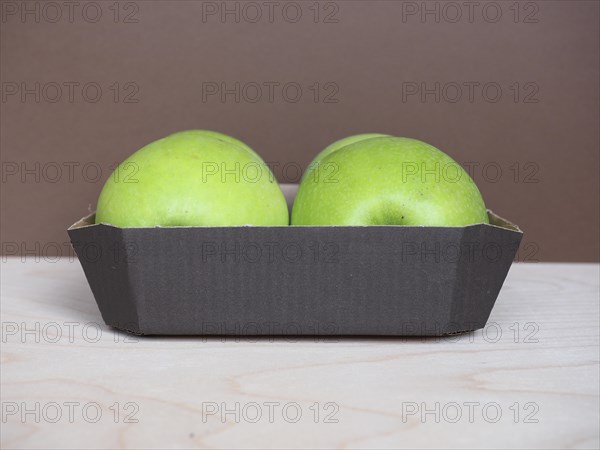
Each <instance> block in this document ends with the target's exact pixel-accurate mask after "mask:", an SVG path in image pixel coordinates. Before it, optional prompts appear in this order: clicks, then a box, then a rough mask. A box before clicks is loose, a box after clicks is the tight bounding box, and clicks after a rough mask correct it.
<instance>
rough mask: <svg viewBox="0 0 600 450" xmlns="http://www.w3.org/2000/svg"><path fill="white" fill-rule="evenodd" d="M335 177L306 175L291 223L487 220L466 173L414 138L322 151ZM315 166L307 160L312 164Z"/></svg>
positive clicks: (320, 157)
mask: <svg viewBox="0 0 600 450" xmlns="http://www.w3.org/2000/svg"><path fill="white" fill-rule="evenodd" d="M325 151H328V154H327V155H325V156H323V155H322V154H319V155H318V156H317V158H316V159H317V160H318V161H319V165H320V166H331V167H334V168H335V173H334V175H333V176H329V177H327V179H325V178H323V177H317V176H311V174H308V176H306V177H304V178H303V180H302V182H301V183H300V187H299V189H298V194H297V195H296V199H295V201H294V205H293V209H292V225H424V226H464V225H470V224H476V223H488V215H487V211H486V208H485V204H484V202H483V199H482V198H481V194H480V192H479V190H478V189H477V186H476V185H475V183H474V182H473V180H472V179H471V177H470V176H469V174H468V173H467V172H465V170H464V169H463V168H462V167H461V166H460V165H459V164H458V163H457V162H455V161H454V160H453V159H452V158H450V157H449V156H448V155H446V154H445V153H443V152H442V151H440V150H438V149H437V148H435V147H433V146H431V145H429V144H427V143H425V142H422V141H418V140H416V139H409V138H402V137H393V136H381V137H371V138H368V139H362V140H358V141H354V142H352V141H351V142H350V143H349V144H348V145H342V146H336V148H334V149H333V150H331V149H330V147H328V148H327V149H325V150H324V152H325ZM313 165H314V164H311V166H313Z"/></svg>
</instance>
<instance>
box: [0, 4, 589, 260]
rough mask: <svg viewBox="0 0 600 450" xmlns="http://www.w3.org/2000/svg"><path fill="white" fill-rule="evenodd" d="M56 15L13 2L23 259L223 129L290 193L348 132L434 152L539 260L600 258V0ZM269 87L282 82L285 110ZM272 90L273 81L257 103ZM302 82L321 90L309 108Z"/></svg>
mask: <svg viewBox="0 0 600 450" xmlns="http://www.w3.org/2000/svg"><path fill="white" fill-rule="evenodd" d="M61 4H62V2H57V3H54V5H59V6H60V5H61ZM23 5H25V7H27V8H28V9H30V10H33V11H35V10H36V8H37V11H38V13H37V14H38V15H37V17H36V15H35V13H32V14H27V15H25V16H22V13H23V8H24V6H23ZM54 5H49V6H48V5H45V4H44V3H43V2H25V3H24V4H23V3H22V2H5V1H2V21H1V23H0V27H1V32H0V46H1V47H0V51H1V61H0V62H1V69H0V77H1V82H2V102H1V125H0V145H1V151H2V155H1V158H2V177H3V178H2V184H1V188H2V193H1V208H2V215H1V227H0V229H1V232H2V238H1V239H2V247H3V252H4V253H5V254H14V253H18V252H23V251H37V252H41V253H42V254H44V255H46V256H48V255H52V254H54V253H56V252H57V251H61V252H67V244H63V243H66V242H67V236H66V232H65V229H66V227H67V226H68V225H70V224H71V223H72V222H74V221H75V220H76V219H78V218H79V217H81V216H82V215H83V214H85V213H86V211H87V210H88V208H90V207H91V208H94V207H95V201H96V198H97V196H98V193H99V192H100V189H101V187H102V183H103V182H104V180H105V179H106V178H107V177H108V175H109V173H110V171H111V169H110V168H111V166H112V165H113V164H114V163H116V162H119V161H121V160H122V159H124V158H125V157H126V156H128V155H129V154H130V153H132V152H133V151H135V150H136V149H138V148H139V147H141V146H142V145H144V144H146V143H148V142H150V141H152V140H154V139H157V138H159V137H162V136H164V135H166V134H169V133H172V132H174V131H177V130H182V129H189V128H207V129H215V130H220V131H223V132H226V133H228V134H231V135H233V136H236V137H238V138H241V139H242V140H244V141H246V142H247V143H249V144H250V145H251V146H252V147H254V148H255V149H256V150H257V151H258V152H259V153H261V154H262V155H263V156H264V158H265V159H266V160H267V161H270V162H278V163H279V164H280V167H279V168H277V169H276V170H275V172H276V174H277V175H278V177H279V179H280V180H281V181H294V178H295V177H296V170H295V169H296V168H298V167H302V168H303V167H305V165H306V164H308V162H309V161H310V160H311V158H312V157H313V156H314V155H315V154H316V153H317V152H318V151H319V150H320V149H322V148H323V147H324V146H326V145H327V144H329V143H330V142H332V141H334V140H336V139H338V138H341V137H343V136H346V135H350V134H355V133H359V132H369V131H378V132H383V133H389V134H395V135H401V136H410V137H415V138H418V139H423V140H425V141H428V142H430V143H432V144H434V145H436V146H437V147H439V148H441V149H443V150H445V151H446V152H447V153H449V154H450V155H452V156H453V157H454V158H455V159H456V160H458V161H459V162H462V163H474V164H477V167H475V168H474V169H473V175H474V179H475V180H476V182H477V183H478V185H479V186H480V189H481V191H482V193H483V196H484V198H485V200H486V203H487V204H488V206H489V207H490V208H492V209H494V210H495V211H497V212H498V213H500V214H502V215H505V216H506V217H508V218H510V219H512V220H513V221H515V222H516V223H518V224H519V225H520V226H521V227H522V228H523V229H524V230H525V231H526V235H525V238H524V246H523V247H522V250H521V254H520V256H519V257H520V259H522V260H542V261H597V260H598V255H599V243H598V230H599V213H598V204H599V185H598V170H599V159H598V157H599V131H598V123H599V88H598V79H599V48H598V47H599V31H598V23H599V4H598V2H596V1H538V2H522V3H520V4H519V5H518V7H517V8H515V6H514V2H513V1H509V2H503V1H501V2H485V1H483V2H480V3H479V5H478V6H476V7H474V10H473V11H472V14H470V11H469V9H468V6H465V5H464V2H456V3H452V4H448V3H446V2H427V3H426V4H425V3H423V2H401V1H337V2H322V3H321V4H320V5H319V7H318V8H317V10H318V12H319V15H318V17H316V16H315V7H314V4H313V2H312V1H309V2H296V3H294V2H278V3H277V4H275V5H274V6H273V15H272V17H269V6H268V4H265V3H264V2H260V1H259V2H255V3H253V4H248V3H246V2H227V8H228V9H230V10H235V8H239V12H240V15H239V18H238V21H237V22H236V17H235V15H234V14H229V15H227V16H226V17H225V18H224V20H223V18H222V17H221V16H220V14H219V13H220V12H223V11H222V10H223V8H224V7H223V6H222V2H199V1H181V2H177V1H170V2H167V1H136V2H128V3H122V4H121V5H120V7H119V8H118V10H117V12H118V13H119V14H118V17H116V16H115V9H114V7H113V9H111V6H112V5H113V2H112V1H110V2H103V1H100V2H96V3H94V2H79V5H78V6H76V7H75V8H74V10H73V11H72V15H71V17H69V15H70V14H69V9H68V7H66V6H63V7H62V11H60V12H61V16H60V17H59V18H57V17H58V16H57V14H58V13H59V11H58V10H57V9H56V7H55V6H54ZM256 5H258V6H259V7H261V9H262V17H261V18H260V19H259V20H258V21H256V20H255V17H256V13H257V9H256ZM456 5H458V6H462V11H461V12H462V15H461V17H460V18H458V19H457V12H458V11H457V9H456ZM284 7H285V9H284ZM425 8H427V9H429V10H433V11H435V10H436V8H437V10H438V11H439V15H438V17H437V18H436V16H435V13H432V14H428V15H425V16H424V17H423V16H422V15H421V13H422V12H423V10H424V9H425ZM215 9H216V10H217V11H216V14H212V13H213V12H214V11H215ZM298 10H300V11H301V12H302V16H301V17H300V19H299V20H298V21H297V22H295V23H294V20H295V16H296V15H297V12H298ZM415 10H416V12H415ZM99 11H100V12H101V13H102V16H101V17H100V18H99V19H98V20H97V21H96V16H97V14H98V12H99ZM498 12H500V13H501V14H502V15H501V17H500V18H499V19H496V17H497V14H498ZM413 13H414V14H413ZM517 13H518V14H517ZM115 19H116V22H115ZM315 19H316V20H315ZM436 19H437V21H436ZM36 20H37V21H36ZM253 22H254V23H253ZM315 22H316V23H315ZM70 82H73V83H79V84H78V85H75V84H71V86H72V89H73V92H72V97H71V98H69V97H70V95H69V83H70ZM211 82H214V83H217V84H221V83H226V86H227V87H228V88H235V82H240V83H241V85H240V98H239V101H237V102H236V99H235V98H234V95H233V94H230V95H227V96H226V97H225V99H221V98H220V96H219V95H209V96H206V94H207V91H206V86H207V85H206V83H211ZM269 82H275V83H280V85H279V86H278V87H276V88H275V90H274V95H273V97H272V99H269V96H268V89H267V88H266V87H265V85H264V83H269ZM35 83H40V84H39V88H38V89H37V90H38V93H39V98H38V99H36V94H35V90H36V85H35ZM86 83H87V88H86V90H85V92H82V91H83V89H82V88H83V86H84V85H86ZM114 83H118V85H115V84H114ZM127 83H129V84H127ZM203 83H204V94H205V98H203ZM248 83H250V84H248ZM252 83H258V84H259V85H263V96H262V98H261V99H260V100H259V101H256V102H253V99H254V97H255V95H256V90H255V89H254V87H253V86H256V85H254V84H252ZM285 83H297V84H298V85H299V86H300V87H301V88H302V94H301V95H300V98H299V100H298V101H297V102H293V101H292V97H293V96H294V95H295V91H294V88H293V86H297V85H293V84H290V85H289V87H288V90H287V91H286V94H287V97H286V96H285V95H284V94H283V93H282V90H281V86H282V85H284V84H285ZM314 83H319V85H318V86H319V87H318V88H315V87H314ZM326 83H329V84H326ZM422 83H425V86H426V87H428V88H435V83H439V85H438V86H439V89H438V94H439V98H438V99H436V98H435V94H429V95H426V96H425V97H422V96H421V95H420V94H410V89H412V88H414V87H415V86H416V87H418V88H419V89H420V88H421V85H422ZM453 83H456V84H453ZM470 83H479V84H478V85H475V84H471V86H473V96H472V98H469V90H468V85H469V84H470ZM515 83H517V84H515ZM57 84H58V85H59V86H61V91H62V96H61V98H60V99H57V98H56V96H57V90H56V86H57ZM457 85H458V86H460V87H461V89H462V97H461V98H460V99H459V100H458V101H454V100H456V95H457V90H456V86H457ZM484 85H485V86H487V88H486V90H485V91H483V89H482V88H483V86H484ZM98 86H99V87H100V89H101V90H102V94H101V96H100V97H99V98H98V99H96V98H95V97H96V95H97V92H96V89H95V87H98ZM244 86H245V89H243V87H244ZM311 86H313V87H312V88H311ZM497 87H500V89H501V97H500V98H499V99H497V100H494V97H495V96H496V95H497V92H496V88H497ZM23 88H25V89H30V90H34V93H30V94H26V95H24V96H23V95H22V94H23V92H22V91H23ZM315 91H316V92H318V93H319V96H318V98H317V99H316V100H317V101H315V97H314V95H315ZM116 93H118V94H119V95H118V97H116V96H115V94H116ZM54 100H56V101H54ZM284 165H286V166H285V167H286V169H287V173H285V172H284V171H283V170H282V167H284ZM57 166H58V167H60V168H61V173H58V172H57V170H56V169H57ZM69 166H70V167H72V173H70V171H69V170H68V167H69ZM23 169H26V171H24V170H23ZM97 169H100V170H101V174H100V178H99V179H97V180H96V177H97V173H96V172H97ZM498 169H500V170H501V173H500V172H498ZM14 172H16V173H14ZM59 249H61V250H59Z"/></svg>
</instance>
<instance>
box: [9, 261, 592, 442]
mask: <svg viewBox="0 0 600 450" xmlns="http://www.w3.org/2000/svg"><path fill="white" fill-rule="evenodd" d="M0 267H1V270H2V273H1V286H2V291H1V295H2V297H1V306H2V308H1V314H2V354H1V361H2V371H1V372H2V375H1V376H2V378H1V383H2V390H1V400H2V423H1V425H2V433H1V435H2V448H79V449H83V448H215V447H222V448H290V447H301V448H314V447H319V448H325V447H335V448H416V447H427V448H448V447H450V448H511V447H519V448H528V447H535V448H545V447H552V448H558V447H569V448H598V447H599V446H600V439H599V434H600V433H599V426H600V425H599V423H600V417H599V410H600V404H599V386H600V380H599V367H600V366H599V348H600V347H599V330H600V327H599V320H600V319H599V277H600V273H599V266H598V265H596V264H542V263H537V264H515V265H513V267H512V268H511V271H510V273H509V275H508V278H507V280H506V283H505V285H504V287H503V289H502V292H501V293H500V297H499V299H498V301H497V303H496V306H495V308H494V310H493V312H492V316H491V318H490V321H489V323H488V325H487V326H486V328H485V329H483V330H479V331H476V332H473V333H471V334H465V335H461V336H454V337H447V338H429V339H422V338H412V339H408V338H397V339H389V338H388V339H384V338H367V339H365V338H362V339H359V338H343V339H342V338H330V339H327V338H317V339H315V338H303V339H299V338H292V337H290V338H277V339H275V338H268V337H265V338H260V339H259V338H240V337H238V338H235V337H230V338H227V339H221V338H201V337H199V338H156V337H154V338H137V337H132V336H129V335H127V334H123V333H119V332H116V331H114V330H112V329H110V328H108V327H106V326H105V325H104V324H103V323H102V319H101V317H100V313H99V311H98V309H97V307H96V304H95V302H94V299H93V297H92V293H91V291H90V290H89V287H88V285H87V282H86V280H85V277H84V275H83V272H82V270H81V267H80V266H79V263H78V262H77V261H76V260H71V261H69V260H60V261H52V260H49V259H47V258H46V259H41V260H39V261H35V259H34V258H29V259H28V260H27V261H26V262H23V261H22V260H21V259H20V258H17V259H11V258H5V260H3V262H2V263H1V266H0Z"/></svg>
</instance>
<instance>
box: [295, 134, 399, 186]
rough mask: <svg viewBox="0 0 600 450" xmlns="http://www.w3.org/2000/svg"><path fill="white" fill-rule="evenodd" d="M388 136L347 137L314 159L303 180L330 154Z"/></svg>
mask: <svg viewBox="0 0 600 450" xmlns="http://www.w3.org/2000/svg"><path fill="white" fill-rule="evenodd" d="M387 136H388V135H387V134H380V133H363V134H355V135H353V136H348V137H345V138H343V139H340V140H338V141H335V142H334V143H333V144H329V145H328V146H327V147H325V148H324V149H323V150H321V151H320V152H319V154H318V155H317V156H315V159H313V160H312V161H311V163H310V164H309V165H308V168H307V169H306V171H305V172H304V175H303V176H302V179H304V178H306V177H308V176H309V175H308V174H310V173H312V171H313V170H315V168H317V167H318V165H319V163H320V162H321V161H322V160H323V158H325V157H326V156H329V155H330V154H332V153H333V152H335V151H337V150H339V149H340V148H344V147H346V146H347V145H350V144H354V143H356V142H360V141H364V140H367V139H372V138H376V137H387Z"/></svg>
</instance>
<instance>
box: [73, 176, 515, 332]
mask: <svg viewBox="0 0 600 450" xmlns="http://www.w3.org/2000/svg"><path fill="white" fill-rule="evenodd" d="M282 188H283V190H284V193H285V194H286V198H287V199H288V203H289V204H290V205H291V202H292V201H293V197H294V195H295V193H296V189H297V186H295V185H283V186H282ZM489 217H490V224H489V225H487V224H485V225H484V224H480V225H471V226H466V227H404V226H368V227H291V226H290V227H173V228H117V227H113V226H109V225H103V224H94V214H91V215H89V216H87V217H84V218H83V219H81V220H79V221H78V222H77V223H75V224H74V225H72V226H71V227H70V228H69V230H68V233H69V236H70V238H71V242H72V244H73V247H74V249H75V252H76V253H77V256H78V258H79V260H80V262H81V265H82V267H83V270H84V272H85V275H86V277H87V280H88V282H89V285H90V287H91V289H92V292H93V294H94V297H95V299H96V302H97V303H98V307H99V308H100V312H101V314H102V318H103V319H104V321H105V322H106V324H107V325H110V326H113V327H115V328H118V329H122V330H127V331H130V332H132V333H136V334H144V335H237V336H241V335H322V336H324V335H380V336H440V335H447V334H454V333H459V332H466V331H471V330H475V329H479V328H482V327H484V326H485V323H486V321H487V319H488V317H489V315H490V313H491V311H492V307H493V306H494V302H495V301H496V298H497V296H498V293H499V292H500V288H501V287H502V284H503V282H504V279H505V278H506V275H507V273H508V270H509V268H510V266H511V264H512V261H513V259H514V258H515V255H516V253H517V250H518V247H519V243H520V241H521V238H522V232H521V230H519V228H518V227H517V226H515V225H513V224H511V223H510V222H508V221H506V220H504V219H502V218H500V217H499V216H497V215H495V214H494V213H492V212H491V211H489Z"/></svg>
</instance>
